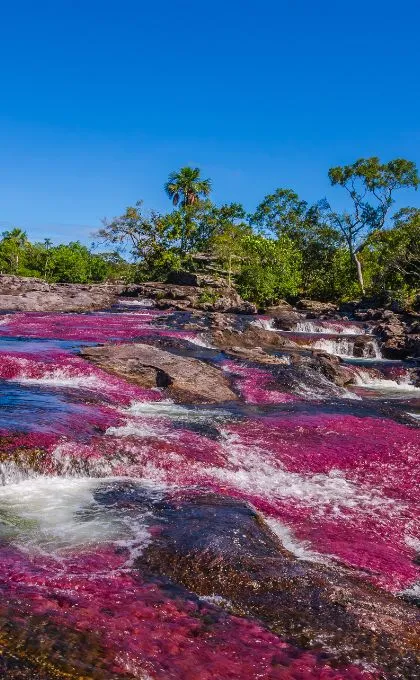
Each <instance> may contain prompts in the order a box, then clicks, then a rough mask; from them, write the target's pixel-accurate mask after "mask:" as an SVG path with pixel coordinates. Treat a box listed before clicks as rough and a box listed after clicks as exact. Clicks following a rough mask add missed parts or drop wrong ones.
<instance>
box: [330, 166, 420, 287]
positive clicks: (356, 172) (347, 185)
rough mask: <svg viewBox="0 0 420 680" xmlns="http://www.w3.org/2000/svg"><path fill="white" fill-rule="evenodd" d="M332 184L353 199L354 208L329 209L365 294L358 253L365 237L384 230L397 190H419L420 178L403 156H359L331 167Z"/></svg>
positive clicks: (352, 205)
mask: <svg viewBox="0 0 420 680" xmlns="http://www.w3.org/2000/svg"><path fill="white" fill-rule="evenodd" d="M328 176H329V179H330V181H331V184H332V185H333V186H334V185H338V186H341V187H343V188H344V189H345V190H346V192H347V194H348V197H349V199H350V202H351V209H349V210H348V211H344V212H342V213H338V212H333V211H332V210H331V212H330V220H331V223H332V225H333V226H334V227H335V228H338V229H339V230H340V231H341V233H342V235H343V237H344V239H345V242H346V245H347V248H348V251H349V255H350V259H351V262H353V263H354V265H355V268H356V272H357V279H358V282H359V285H360V289H361V291H362V293H363V294H364V293H365V284H364V279H363V270H362V263H361V260H360V257H359V253H360V252H361V251H362V249H363V247H364V246H365V243H366V239H367V237H368V236H369V234H371V233H372V232H374V231H375V230H378V229H383V228H384V226H386V220H387V217H388V214H389V211H390V209H391V206H392V204H393V203H394V194H395V191H397V190H398V189H402V188H409V187H412V188H414V189H417V187H418V185H419V183H420V178H419V176H418V172H417V168H416V165H415V164H414V163H413V162H412V161H408V160H405V159H404V158H396V159H394V160H392V161H389V162H388V163H381V162H380V160H379V158H377V157H372V158H360V159H359V160H357V161H355V162H354V163H353V164H351V165H344V166H337V167H335V168H330V170H329V171H328Z"/></svg>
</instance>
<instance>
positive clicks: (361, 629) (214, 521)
mask: <svg viewBox="0 0 420 680" xmlns="http://www.w3.org/2000/svg"><path fill="white" fill-rule="evenodd" d="M154 516H155V518H156V519H155V524H154V526H153V536H154V540H153V542H152V543H151V544H150V545H149V546H148V547H147V549H146V550H145V552H144V553H143V554H142V555H141V556H140V557H139V558H138V560H137V562H136V564H137V566H138V568H139V569H140V570H141V571H142V573H144V574H147V573H149V574H152V575H155V576H160V577H164V578H168V579H170V580H171V581H172V582H174V583H177V584H182V585H183V586H185V587H186V588H188V589H189V590H191V591H193V592H194V593H196V594H198V595H201V596H207V597H208V596H212V597H213V596H217V597H218V598H219V599H220V598H221V601H222V602H223V601H226V602H227V603H228V607H229V609H230V610H231V611H232V612H233V613H236V614H238V615H241V616H247V617H249V616H254V617H257V618H258V619H261V620H262V621H263V622H264V623H265V624H266V625H267V626H268V627H269V628H270V629H271V630H272V631H273V632H275V633H276V634H278V635H281V636H284V637H285V639H287V640H288V641H289V642H292V643H294V644H297V645H298V646H300V647H306V648H319V646H322V647H324V648H327V649H328V650H329V652H330V653H331V655H332V656H333V657H335V658H336V659H337V660H339V661H345V662H348V661H358V662H364V663H373V664H375V665H379V666H380V668H381V670H385V671H386V672H387V673H389V676H388V675H387V676H386V677H395V678H409V677H410V678H411V677H415V673H416V669H417V661H416V651H417V652H418V634H419V631H418V629H417V628H416V616H415V609H414V608H412V607H410V605H407V604H405V603H403V602H399V601H397V600H396V599H395V598H394V597H392V596H391V595H388V594H387V593H385V592H383V591H381V590H379V589H377V588H375V587H374V586H370V585H367V584H366V583H364V582H362V581H360V580H358V579H356V578H354V577H351V576H347V575H345V574H343V573H341V572H340V571H339V570H338V569H334V568H333V567H329V566H326V565H323V564H313V563H309V562H306V561H303V560H298V559H297V558H295V557H294V556H293V555H292V554H291V553H290V552H288V551H287V550H285V549H284V548H283V546H282V545H281V543H280V542H279V540H278V539H277V537H276V536H275V535H274V534H273V533H272V532H271V530H270V529H269V527H268V526H267V524H266V523H265V522H264V520H263V519H262V517H261V516H260V515H259V514H258V513H257V512H255V510H253V509H252V508H251V507H250V506H249V505H247V504H246V503H244V502H242V501H239V500H236V499H233V498H229V497H226V496H222V495H216V494H213V493H197V494H189V495H187V496H183V497H181V496H180V497H179V498H178V499H177V498H175V499H173V500H172V501H167V502H165V503H162V504H160V505H158V504H157V505H156V506H155V508H154Z"/></svg>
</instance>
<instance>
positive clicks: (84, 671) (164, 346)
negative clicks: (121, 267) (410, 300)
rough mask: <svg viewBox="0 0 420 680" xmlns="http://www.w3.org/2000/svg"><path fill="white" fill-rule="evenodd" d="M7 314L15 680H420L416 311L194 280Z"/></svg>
mask: <svg viewBox="0 0 420 680" xmlns="http://www.w3.org/2000/svg"><path fill="white" fill-rule="evenodd" d="M194 277H195V278H194ZM0 308H1V309H2V310H3V311H2V313H1V315H0V402H1V404H0V405H1V409H0V473H1V481H2V486H1V487H0V556H1V566H0V585H1V589H2V602H1V604H0V643H1V644H0V670H1V673H2V677H5V678H6V679H10V680H11V679H13V680H15V679H16V680H18V679H19V680H29V679H30V680H34V679H35V678H37V679H39V680H52V679H53V678H54V679H55V678H74V679H75V680H76V678H78V679H80V678H86V679H87V678H92V679H94V680H96V679H98V680H117V679H121V680H134V679H140V678H141V679H142V680H146V679H147V680H150V679H153V680H160V679H162V680H163V679H165V680H166V679H167V678H173V679H174V680H178V679H179V680H184V679H185V680H206V679H210V678H217V679H221V680H222V679H223V680H225V679H238V680H240V679H241V680H242V679H244V678H261V679H270V680H286V679H288V678H290V679H297V678H299V679H300V680H303V679H306V678H319V679H322V680H327V679H328V680H332V679H334V680H338V679H343V680H344V679H345V678H352V679H358V680H362V679H363V680H380V679H382V680H394V679H395V680H397V679H411V678H416V677H419V675H418V668H419V656H418V655H419V639H420V638H419V628H418V609H417V607H416V604H418V545H419V543H418V540H419V536H418V505H417V500H418V498H417V496H418V477H419V453H420V437H419V434H420V430H419V425H418V423H419V416H420V380H419V365H418V360H417V357H418V338H419V334H418V331H419V328H418V318H417V316H416V314H415V312H413V313H412V314H410V315H409V314H406V313H401V312H398V310H397V311H394V310H392V309H386V308H383V309H378V308H373V307H371V306H368V305H366V304H365V305H364V306H362V305H361V304H354V305H347V306H346V307H342V308H341V309H339V308H338V307H336V306H334V305H330V304H325V303H315V302H313V301H305V300H302V301H300V302H298V303H297V304H296V306H295V307H292V306H291V305H289V304H287V303H285V302H284V303H280V304H278V305H277V306H276V307H272V308H270V309H267V310H263V311H264V313H258V310H256V308H255V307H253V306H252V305H249V303H246V302H244V301H243V300H241V299H240V297H239V296H238V295H237V293H236V292H235V291H233V290H231V289H229V288H227V287H226V284H225V283H223V282H221V281H215V280H210V279H208V278H205V277H204V278H203V277H201V278H200V277H197V276H195V275H189V276H186V275H185V276H184V278H182V277H181V276H177V277H176V278H174V279H173V280H172V281H171V282H168V283H167V284H161V283H148V284H141V285H138V286H123V285H121V286H120V285H113V286H102V285H98V286H72V285H71V286H70V285H69V286H66V285H62V284H61V285H60V284H55V285H48V284H46V283H44V282H40V281H37V280H23V279H17V278H15V277H0ZM261 311H262V310H260V312H261Z"/></svg>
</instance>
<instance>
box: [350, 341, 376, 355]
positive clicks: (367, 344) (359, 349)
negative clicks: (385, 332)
mask: <svg viewBox="0 0 420 680" xmlns="http://www.w3.org/2000/svg"><path fill="white" fill-rule="evenodd" d="M353 356H354V357H360V358H362V357H365V358H367V359H369V358H370V359H373V358H374V357H375V346H374V344H373V342H372V339H371V338H370V337H369V336H367V335H361V336H360V337H358V338H356V340H355V341H354V346H353Z"/></svg>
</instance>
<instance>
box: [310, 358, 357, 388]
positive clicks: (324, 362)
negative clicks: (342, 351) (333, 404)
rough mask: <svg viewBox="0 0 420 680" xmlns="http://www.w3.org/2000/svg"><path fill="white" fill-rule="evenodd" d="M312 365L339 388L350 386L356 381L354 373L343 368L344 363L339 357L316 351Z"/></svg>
mask: <svg viewBox="0 0 420 680" xmlns="http://www.w3.org/2000/svg"><path fill="white" fill-rule="evenodd" d="M311 365H312V366H313V367H314V368H315V370H319V371H320V373H322V374H323V375H324V376H325V377H326V378H328V380H330V381H331V382H333V383H334V384H335V385H338V387H344V386H345V385H350V384H351V383H352V382H353V381H354V374H353V373H352V371H350V370H349V369H347V368H346V367H345V366H343V363H342V361H341V360H340V358H339V357H337V356H333V355H331V354H327V353H325V352H317V351H314V352H313V353H312V362H311Z"/></svg>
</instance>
